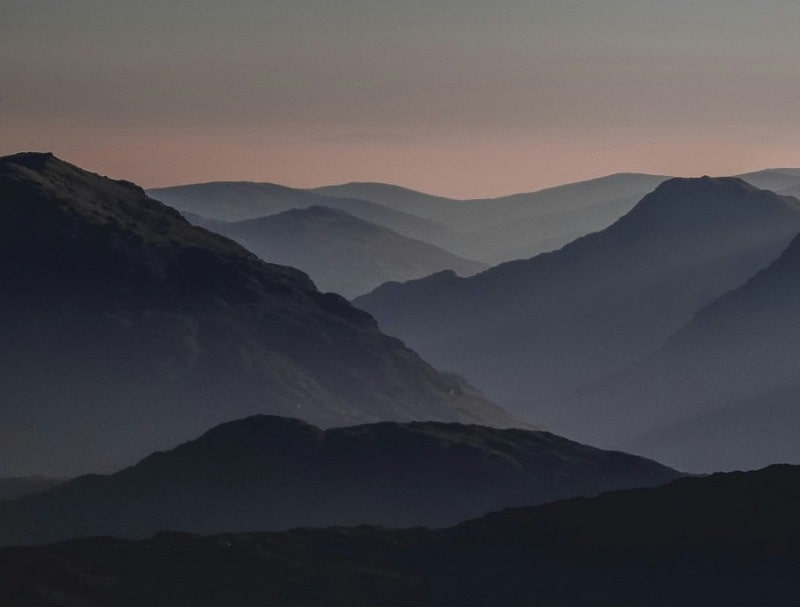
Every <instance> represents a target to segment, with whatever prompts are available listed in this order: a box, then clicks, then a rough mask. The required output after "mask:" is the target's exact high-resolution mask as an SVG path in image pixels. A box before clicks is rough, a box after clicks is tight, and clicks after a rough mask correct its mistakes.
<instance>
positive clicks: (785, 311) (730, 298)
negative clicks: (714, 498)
mask: <svg viewBox="0 0 800 607" xmlns="http://www.w3.org/2000/svg"><path fill="white" fill-rule="evenodd" d="M798 303H800V236H798V237H797V238H795V239H794V240H793V241H792V243H791V244H790V245H789V247H788V248H787V249H786V251H785V252H784V253H783V254H782V255H781V256H780V257H779V258H778V259H777V260H776V261H774V262H773V263H772V264H771V265H769V266H768V267H767V268H765V269H764V270H762V271H761V272H759V273H758V274H756V275H755V276H754V277H753V278H752V279H751V280H749V281H747V282H746V283H745V284H744V285H742V286H741V287H739V288H737V289H735V290H733V291H731V292H729V293H727V294H725V295H723V296H722V297H719V298H718V299H716V300H715V301H713V302H711V303H710V304H708V305H707V306H705V307H704V308H703V309H702V310H700V311H699V312H698V313H697V314H696V315H695V316H694V317H693V318H692V319H691V321H690V322H689V323H688V324H687V325H686V326H685V327H683V328H682V329H681V330H680V331H678V332H676V333H675V335H673V336H672V337H670V339H669V340H667V342H666V343H665V344H664V345H663V346H662V347H661V348H659V349H658V351H656V352H655V353H653V354H652V355H651V356H649V357H647V358H646V359H645V360H644V361H642V362H640V363H639V364H637V365H635V366H633V367H631V368H630V369H626V370H625V371H623V372H621V373H619V374H617V375H616V376H614V377H611V378H609V379H607V380H604V381H601V382H598V383H597V384H595V385H592V386H590V387H588V388H587V389H585V390H583V391H581V393H579V394H577V395H574V396H573V397H571V398H570V399H568V401H567V402H566V403H565V404H564V408H563V410H564V411H565V412H566V411H570V415H568V416H567V415H565V416H564V419H562V420H561V421H560V423H559V424H558V426H559V428H563V429H565V430H570V429H573V430H575V432H574V433H573V434H574V435H575V436H578V437H581V436H583V437H584V438H585V437H587V436H590V435H591V437H592V438H593V439H594V440H597V441H600V442H601V443H602V444H604V445H607V446H610V445H614V446H616V447H621V446H626V447H627V448H632V449H635V450H636V452H638V453H647V454H649V455H650V456H659V457H661V458H664V461H668V462H671V463H672V464H673V465H680V466H682V467H685V469H690V470H708V469H709V468H717V469H736V468H755V467H759V466H762V465H764V464H765V463H767V462H776V461H778V462H791V463H797V462H800V445H799V444H798V441H797V435H796V429H797V428H798V424H800V405H799V404H800V308H799V307H798ZM575 417H582V418H583V419H584V420H585V422H588V424H591V423H599V420H603V421H602V425H601V426H599V427H600V428H601V431H600V432H590V431H587V430H586V427H584V426H583V423H581V424H580V425H579V426H580V428H579V427H578V425H574V424H571V423H570V420H569V419H567V418H572V419H574V418H575Z"/></svg>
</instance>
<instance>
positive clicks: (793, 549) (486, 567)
mask: <svg viewBox="0 0 800 607" xmlns="http://www.w3.org/2000/svg"><path fill="white" fill-rule="evenodd" d="M798 508H800V468H797V467H790V466H772V467H770V468H767V469H764V470H761V471H758V472H749V473H734V474H717V475H714V476H711V477H706V478H696V479H683V480H678V481H676V482H674V483H671V484H669V485H667V486H664V487H660V488H656V489H640V490H631V491H621V492H616V493H610V494H606V495H603V496H600V497H598V498H594V499H575V500H570V501H565V502H558V503H554V504H548V505H545V506H539V507H535V508H522V509H512V510H507V511H505V512H501V513H498V514H492V515H488V516H486V517H483V518H480V519H477V520H473V521H470V522H467V523H465V524H463V525H460V526H458V527H453V528H451V529H446V530H442V531H430V530H425V529H410V530H397V531H392V530H386V529H380V528H371V527H359V528H351V529H341V528H333V529H322V530H314V529H298V530H294V531H289V532H285V533H252V534H241V535H233V534H227V535H219V536H214V537H201V536H192V535H186V534H177V533H162V534H159V535H157V536H156V537H154V538H153V539H151V540H147V541H142V542H132V541H125V540H114V539H107V538H106V539H87V540H79V541H74V542H69V543H64V544H58V545H54V546H46V547H36V548H5V549H0V599H4V600H5V602H9V601H10V600H13V602H12V603H9V604H14V605H19V606H34V605H35V606H39V605H42V606H46V605H65V604H66V605H84V606H87V607H95V606H101V605H114V606H115V607H128V606H130V607H132V606H134V605H153V606H154V607H160V606H164V607H166V606H173V605H184V604H186V605H193V606H196V607H204V606H212V605H214V606H216V605H223V604H224V605H228V606H230V607H250V606H253V607H255V606H256V605H264V604H279V605H285V606H287V607H291V606H301V605H302V606H308V605H320V606H321V605H325V606H338V605H342V606H345V605H346V606H351V605H364V606H376V607H377V606H387V605H391V606H397V607H400V606H407V605H419V606H430V607H433V606H437V607H441V606H451V605H452V606H459V607H463V606H473V605H474V606H476V607H477V606H481V607H484V606H486V605H493V606H499V607H503V606H523V605H553V606H556V605H557V606H570V607H578V606H585V605H593V606H609V607H612V606H613V607H619V606H630V607H634V606H635V607H639V606H642V605H648V606H654V607H662V606H663V607H668V606H669V607H674V606H675V605H704V606H706V605H720V606H722V605H724V606H726V607H727V606H739V605H746V606H751V605H770V606H771V607H784V606H785V607H794V606H795V605H797V598H798V596H800V578H799V577H798V576H797V571H798V569H800V518H798V517H797V511H798Z"/></svg>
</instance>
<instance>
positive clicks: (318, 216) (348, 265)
mask: <svg viewBox="0 0 800 607" xmlns="http://www.w3.org/2000/svg"><path fill="white" fill-rule="evenodd" d="M187 219H189V220H190V221H191V222H192V223H195V224H197V225H201V226H203V227H206V228H208V229H210V230H213V231H214V232H217V233H218V234H222V235H224V236H227V237H229V238H231V239H233V240H235V241H236V242H238V243H239V244H241V245H242V246H244V247H245V248H247V249H248V250H249V251H252V252H253V253H255V254H256V255H258V256H259V257H261V258H262V259H264V260H266V261H270V262H272V263H279V264H283V265H287V266H292V267H295V268H300V269H302V270H303V271H304V272H306V273H308V275H309V276H310V277H311V278H312V279H313V281H314V284H315V285H316V286H317V287H318V288H319V289H320V290H322V291H334V292H336V293H338V294H339V295H343V296H344V297H347V298H353V297H356V296H357V295H363V294H364V293H367V292H369V291H371V290H373V289H374V288H375V287H378V286H379V285H381V284H383V283H385V282H389V281H405V280H410V279H412V278H421V277H423V276H427V275H429V274H432V273H434V272H439V271H441V270H445V269H451V270H454V271H455V272H456V273H458V274H461V275H471V274H475V273H477V272H478V271H479V270H483V269H485V268H486V267H487V266H486V265H485V264H482V263H478V262H475V261H471V260H468V259H464V258H461V257H458V256H456V255H453V254H452V253H448V252H447V251H444V250H442V249H440V248H439V247H436V246H434V245H431V244H428V243H426V242H422V241H420V240H415V239H412V238H408V237H406V236H402V235H400V234H398V233H397V232H394V231H392V230H390V229H389V228H385V227H383V226H380V225H377V224H374V223H370V222H368V221H365V220H363V219H359V218H358V217H354V216H353V215H350V214H349V213H346V212H345V211H341V210H339V209H331V208H328V207H317V206H313V207H308V208H303V209H291V210H288V211H283V212H282V213H277V214H275V215H268V216H266V217H260V218H258V219H250V220H246V221H238V222H230V223H228V222H223V221H220V220H204V219H202V218H200V217H197V216H187Z"/></svg>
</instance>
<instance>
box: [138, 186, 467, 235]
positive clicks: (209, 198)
mask: <svg viewBox="0 0 800 607" xmlns="http://www.w3.org/2000/svg"><path fill="white" fill-rule="evenodd" d="M148 194H149V195H150V196H152V197H153V198H155V199H156V200H160V201H162V202H164V203H166V204H168V205H170V206H171V207H173V208H175V209H178V210H179V211H180V212H181V213H183V214H184V215H187V214H190V215H196V216H200V217H202V218H205V219H206V220H208V219H211V220H221V221H227V222H236V221H246V220H248V219H259V218H261V217H266V216H267V215H275V214H277V213H283V212H284V211H289V210H292V209H307V208H308V207H326V208H329V209H338V210H340V211H344V212H345V213H349V214H350V215H352V216H354V217H358V218H359V219H363V220H364V221H368V222H370V223H373V224H377V225H380V226H384V227H386V228H389V229H390V230H393V231H394V232H397V233H398V234H402V235H403V236H407V237H409V238H415V239H419V240H424V241H425V242H430V243H434V244H438V245H439V246H443V245H442V244H440V243H445V244H444V248H445V249H446V248H447V246H446V245H447V243H449V242H451V241H455V242H460V241H461V240H460V236H459V235H457V234H455V233H454V232H453V231H452V230H450V229H448V228H446V227H445V226H444V225H442V224H440V223H437V222H435V221H432V220H430V219H425V218H423V217H419V216H417V215H414V214H412V213H407V212H404V211H401V210H395V209H393V208H390V207H386V206H383V205H380V204H376V203H374V202H371V201H368V200H362V199H359V198H353V197H347V196H325V195H323V194H321V193H319V192H314V191H310V190H301V189H297V188H290V187H286V186H282V185H277V184H274V183H253V182H248V181H214V182H210V183H196V184H190V185H181V186H173V187H167V188H155V189H151V190H148Z"/></svg>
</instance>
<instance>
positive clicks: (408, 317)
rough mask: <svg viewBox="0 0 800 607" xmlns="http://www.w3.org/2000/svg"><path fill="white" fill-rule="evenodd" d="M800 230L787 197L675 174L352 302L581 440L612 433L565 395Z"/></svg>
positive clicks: (651, 340) (662, 333)
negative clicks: (597, 209) (557, 231)
mask: <svg viewBox="0 0 800 607" xmlns="http://www.w3.org/2000/svg"><path fill="white" fill-rule="evenodd" d="M798 231H800V202H798V200H796V199H794V198H790V197H781V196H778V195H776V194H774V193H773V192H768V191H764V190H758V189H756V188H754V187H753V186H751V185H749V184H747V183H745V182H743V181H741V180H738V179H734V178H720V179H712V178H700V179H673V180H670V181H667V182H665V183H664V184H662V185H661V186H659V187H658V188H657V189H656V190H655V191H654V192H653V193H651V194H648V195H647V196H646V197H645V198H643V199H642V200H641V201H640V202H639V203H638V204H637V205H636V207H635V208H634V209H633V210H632V211H631V212H629V213H628V214H627V215H625V216H624V217H623V218H622V219H620V220H619V221H617V222H616V223H614V224H613V225H612V226H610V227H609V228H607V229H606V230H603V231H602V232H598V233H596V234H591V235H588V236H585V237H583V238H580V239H578V240H576V241H575V242H572V243H570V244H569V245H567V246H565V247H564V248H562V249H561V250H559V251H556V252H553V253H547V254H543V255H540V256H538V257H534V258H533V259H530V260H525V261H517V262H510V263H506V264H501V265H499V266H496V267H494V268H492V269H490V270H487V271H485V272H483V273H481V274H479V275H477V276H474V277H471V278H458V277H456V276H455V275H454V274H452V273H439V274H435V275H432V276H430V277H427V278H424V279H420V280H416V281H410V282H407V283H404V284H397V283H390V284H386V285H383V286H382V287H379V288H378V289H376V290H375V291H373V292H372V293H371V294H368V295H366V296H363V297H360V298H358V299H356V300H355V303H356V305H357V306H359V307H362V308H363V309H365V310H367V311H369V312H370V313H372V314H374V315H375V317H376V318H377V319H378V322H379V323H380V326H381V328H382V329H383V330H385V331H386V332H388V333H389V334H392V335H396V336H398V337H400V338H402V339H403V340H405V341H406V342H407V343H408V344H409V345H410V346H411V347H413V348H414V349H415V350H417V351H419V352H420V353H421V354H422V355H423V356H425V357H427V358H428V359H429V360H431V361H433V362H434V364H436V365H439V366H440V367H441V368H445V369H449V370H453V371H457V372H459V373H462V374H464V375H465V376H466V377H468V378H469V379H470V380H471V381H473V382H474V383H475V384H476V385H478V386H479V387H481V388H482V389H484V390H485V391H486V393H487V394H489V395H490V396H491V397H493V398H495V399H497V400H498V402H500V403H502V404H504V405H505V406H507V407H509V408H511V409H512V410H513V411H515V412H516V413H517V414H519V415H525V416H528V417H531V418H534V417H535V418H536V419H537V420H540V421H541V422H542V423H544V424H545V425H547V426H548V427H549V428H550V429H552V430H553V431H554V432H558V433H561V434H566V435H568V436H569V435H570V432H572V433H573V434H572V435H574V436H580V437H582V438H583V439H584V440H586V438H587V437H589V436H597V437H602V436H604V435H606V434H610V433H612V432H613V428H606V427H605V426H602V425H600V426H598V424H603V423H605V422H602V419H601V418H600V417H599V416H593V415H587V416H586V418H585V419H584V418H583V417H582V416H581V415H577V414H574V412H573V411H571V410H569V409H565V408H564V407H563V405H562V403H561V402H559V398H561V397H563V396H565V395H566V394H568V393H570V392H572V391H573V390H577V389H578V388H580V387H581V386H582V385H585V384H586V383H587V382H591V381H594V380H597V379H599V378H601V377H603V376H605V375H607V374H609V373H613V372H615V371H618V370H621V369H623V368H625V367H626V366H628V365H630V364H632V363H633V362H635V361H636V360H638V359H639V358H641V357H643V356H646V355H648V354H650V353H651V352H653V351H654V350H656V349H657V348H658V347H659V346H660V345H661V344H662V343H663V341H664V340H665V339H667V338H668V337H669V336H670V335H671V334H672V333H674V332H675V331H676V330H678V329H680V327H681V326H683V325H684V324H685V323H686V322H687V321H688V320H689V319H690V318H691V317H692V316H693V315H694V314H695V313H696V312H697V310H699V309H700V308H701V307H703V306H705V305H706V304H708V303H710V302H711V301H713V300H714V299H715V298H717V297H719V296H721V295H723V294H724V293H726V292H727V291H729V290H731V289H734V288H736V287H738V286H739V285H741V284H743V283H744V282H745V281H747V280H748V279H749V278H750V277H752V276H753V275H754V274H755V273H756V272H758V271H759V270H761V269H762V268H763V267H765V266H767V265H768V264H769V263H770V262H771V261H773V260H774V259H775V258H777V257H778V256H779V255H780V253H781V251H782V250H783V249H784V248H785V247H786V246H787V244H788V243H789V241H790V240H791V239H792V237H793V236H794V235H795V234H796V233H797V232H798ZM565 420H567V421H568V422H569V423H568V424H567V421H565ZM562 423H563V424H565V425H563V426H562V425H560V424H562ZM625 423H628V421H627V420H626V422H625Z"/></svg>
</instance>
